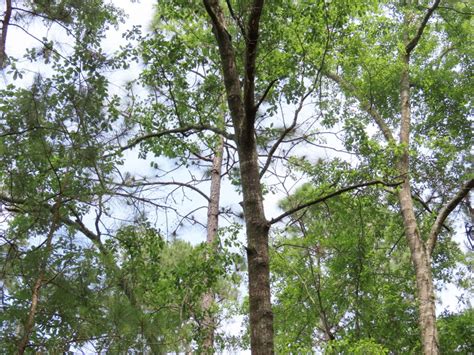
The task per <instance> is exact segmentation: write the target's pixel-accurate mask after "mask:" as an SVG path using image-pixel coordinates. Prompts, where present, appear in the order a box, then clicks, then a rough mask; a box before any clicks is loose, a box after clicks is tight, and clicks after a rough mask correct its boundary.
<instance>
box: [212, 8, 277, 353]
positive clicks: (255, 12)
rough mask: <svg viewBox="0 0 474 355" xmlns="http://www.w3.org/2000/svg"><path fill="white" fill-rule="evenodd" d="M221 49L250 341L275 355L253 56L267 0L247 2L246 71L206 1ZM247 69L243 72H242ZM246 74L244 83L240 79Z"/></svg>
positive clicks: (256, 349) (220, 16) (220, 15)
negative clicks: (239, 195) (238, 190)
mask: <svg viewBox="0 0 474 355" xmlns="http://www.w3.org/2000/svg"><path fill="white" fill-rule="evenodd" d="M204 6H205V8H206V11H207V13H208V15H209V17H210V19H211V22H212V25H213V29H214V35H215V38H216V42H217V45H218V48H219V54H220V58H221V68H222V73H223V76H224V85H225V89H226V97H227V104H228V106H229V110H230V115H231V118H232V124H233V126H234V130H235V137H236V138H235V140H236V145H237V152H238V157H239V166H240V176H241V185H242V192H243V211H244V218H245V229H246V233H247V259H248V275H249V303H250V346H251V351H252V353H253V354H259V355H260V354H262V355H264V354H273V352H274V351H273V313H272V308H271V302H270V262H269V252H268V234H269V228H270V224H269V223H268V221H267V220H266V218H265V214H264V210H263V194H262V187H261V185H260V167H259V164H258V155H257V144H256V140H255V118H256V113H257V107H256V105H255V60H256V57H257V47H258V36H259V25H260V16H261V14H262V10H263V6H264V0H253V1H251V2H250V4H249V5H248V10H249V15H248V20H247V26H246V29H245V34H244V38H245V53H244V56H245V58H244V63H245V64H244V73H239V72H238V66H237V60H236V54H235V51H234V47H233V44H232V38H231V36H230V35H229V31H227V28H226V20H225V15H224V12H223V10H222V8H221V6H220V2H219V0H204ZM241 74H243V75H241ZM241 77H243V78H244V83H243V87H242V86H241V83H240V79H241Z"/></svg>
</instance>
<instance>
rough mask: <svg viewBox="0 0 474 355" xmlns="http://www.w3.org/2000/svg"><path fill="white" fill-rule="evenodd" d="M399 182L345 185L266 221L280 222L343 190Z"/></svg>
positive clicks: (343, 191)
mask: <svg viewBox="0 0 474 355" xmlns="http://www.w3.org/2000/svg"><path fill="white" fill-rule="evenodd" d="M401 183H402V182H385V181H381V180H373V181H369V182H364V183H360V184H355V185H351V186H346V187H344V188H342V189H339V190H337V191H334V192H331V193H329V194H327V195H326V196H322V197H318V198H316V199H314V200H312V201H309V202H306V203H303V204H301V205H299V206H296V207H294V208H291V209H289V210H288V211H286V212H284V213H282V214H281V215H279V216H277V217H275V218H272V219H271V220H270V221H269V222H268V223H269V224H270V225H271V224H275V223H277V222H280V221H281V220H282V219H283V218H285V217H288V216H291V215H292V214H293V213H296V212H298V211H301V210H303V209H305V208H308V207H311V206H313V205H316V204H318V203H321V202H324V201H326V200H328V199H330V198H332V197H336V196H338V195H342V194H343V193H345V192H348V191H352V190H355V189H358V188H361V187H367V186H372V185H384V186H398V185H400V184H401Z"/></svg>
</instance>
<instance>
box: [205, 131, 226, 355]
mask: <svg viewBox="0 0 474 355" xmlns="http://www.w3.org/2000/svg"><path fill="white" fill-rule="evenodd" d="M219 139H220V141H219V145H218V148H217V151H216V153H215V155H214V158H213V160H212V170H211V191H210V196H209V205H208V209H207V238H206V239H207V240H206V241H207V243H208V244H210V245H211V246H212V245H213V244H214V242H215V240H216V236H217V230H218V227H219V204H220V192H221V172H222V155H223V153H224V140H223V139H222V137H220V138H219ZM216 252H217V250H216ZM214 301H215V297H214V294H213V293H212V291H209V292H207V293H206V294H205V295H204V297H203V301H202V307H203V310H204V312H205V315H204V328H205V332H206V337H205V339H204V342H203V350H204V353H205V354H211V353H213V352H214V350H213V349H214V332H215V329H216V321H215V318H214V317H213V316H212V314H211V308H212V305H213V303H214Z"/></svg>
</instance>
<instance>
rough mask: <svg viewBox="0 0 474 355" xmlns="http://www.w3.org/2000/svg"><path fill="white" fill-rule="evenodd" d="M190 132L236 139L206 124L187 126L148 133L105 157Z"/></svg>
mask: <svg viewBox="0 0 474 355" xmlns="http://www.w3.org/2000/svg"><path fill="white" fill-rule="evenodd" d="M190 131H198V132H199V131H211V132H214V133H217V134H220V135H222V136H223V137H225V138H227V139H230V140H232V139H233V138H234V137H233V135H232V134H228V133H227V132H225V131H223V130H221V129H219V128H216V127H213V126H210V125H204V124H201V125H187V126H184V127H178V128H173V129H166V130H163V131H159V132H153V133H148V134H144V135H143V136H140V137H136V138H135V139H133V140H132V141H131V142H130V143H128V144H127V145H125V146H123V147H120V149H118V150H117V151H116V152H112V153H109V154H106V155H105V156H104V158H109V157H111V156H113V155H116V154H119V153H122V152H123V151H125V150H128V149H132V148H134V147H136V146H137V145H138V144H140V143H141V142H144V141H146V140H148V139H152V138H160V137H163V136H166V135H168V134H176V133H188V132H190Z"/></svg>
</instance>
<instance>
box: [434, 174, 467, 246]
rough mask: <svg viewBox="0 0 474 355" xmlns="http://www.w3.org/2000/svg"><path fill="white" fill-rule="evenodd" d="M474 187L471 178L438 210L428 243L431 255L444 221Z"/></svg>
mask: <svg viewBox="0 0 474 355" xmlns="http://www.w3.org/2000/svg"><path fill="white" fill-rule="evenodd" d="M473 187H474V179H471V180H469V181H467V182H466V183H464V184H463V185H462V186H461V188H460V189H459V191H458V192H457V193H456V195H454V196H453V198H452V199H451V200H450V201H449V202H448V203H447V204H446V205H444V206H443V208H441V210H440V211H439V212H438V216H437V217H436V220H435V222H434V223H433V225H432V226H431V231H430V235H429V237H428V241H427V242H428V243H427V250H428V253H429V254H430V255H431V254H432V253H433V250H434V248H435V246H436V241H437V239H438V235H439V232H440V231H441V227H442V226H443V223H444V221H445V220H446V218H448V216H449V214H450V213H451V212H452V211H453V210H454V209H455V208H456V207H457V206H458V205H459V203H460V202H461V201H462V200H463V199H464V198H465V197H466V196H467V195H468V194H469V192H470V191H471V190H472V188H473Z"/></svg>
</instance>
